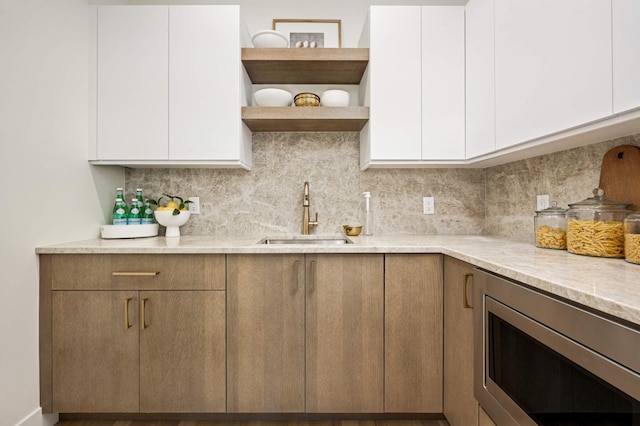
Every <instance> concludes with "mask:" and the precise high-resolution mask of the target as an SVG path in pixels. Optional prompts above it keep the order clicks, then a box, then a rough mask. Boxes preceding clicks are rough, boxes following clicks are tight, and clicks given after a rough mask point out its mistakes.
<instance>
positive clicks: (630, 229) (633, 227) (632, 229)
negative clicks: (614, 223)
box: [624, 213, 640, 264]
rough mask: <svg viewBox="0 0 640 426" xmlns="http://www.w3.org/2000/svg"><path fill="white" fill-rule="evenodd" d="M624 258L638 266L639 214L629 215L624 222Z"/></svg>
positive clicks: (639, 242) (639, 253)
mask: <svg viewBox="0 0 640 426" xmlns="http://www.w3.org/2000/svg"><path fill="white" fill-rule="evenodd" d="M624 258H625V260H626V261H627V262H631V263H638V264H640V213H631V214H629V215H628V216H627V217H626V218H625V220H624Z"/></svg>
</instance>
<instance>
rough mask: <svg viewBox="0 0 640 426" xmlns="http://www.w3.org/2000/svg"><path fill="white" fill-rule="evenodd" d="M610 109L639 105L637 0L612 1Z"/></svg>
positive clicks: (639, 11)
mask: <svg viewBox="0 0 640 426" xmlns="http://www.w3.org/2000/svg"><path fill="white" fill-rule="evenodd" d="M612 7H613V12H612V13H613V19H612V22H613V112H614V114H615V113H619V112H622V111H626V110H629V109H632V108H637V107H640V1H638V0H613V1H612Z"/></svg>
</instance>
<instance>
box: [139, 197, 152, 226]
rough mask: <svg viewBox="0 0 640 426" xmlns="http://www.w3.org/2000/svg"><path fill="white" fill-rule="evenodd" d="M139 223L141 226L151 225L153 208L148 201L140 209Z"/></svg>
mask: <svg viewBox="0 0 640 426" xmlns="http://www.w3.org/2000/svg"><path fill="white" fill-rule="evenodd" d="M141 222H142V224H143V225H150V224H152V223H153V207H151V203H150V202H149V201H145V202H144V206H143V207H142V219H141Z"/></svg>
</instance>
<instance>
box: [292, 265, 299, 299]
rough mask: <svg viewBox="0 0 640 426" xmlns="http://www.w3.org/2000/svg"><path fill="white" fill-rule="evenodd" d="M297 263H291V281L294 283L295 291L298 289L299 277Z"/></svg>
mask: <svg viewBox="0 0 640 426" xmlns="http://www.w3.org/2000/svg"><path fill="white" fill-rule="evenodd" d="M298 264H299V262H298V261H297V260H296V261H295V262H293V279H294V281H295V283H296V290H295V291H298V289H299V288H300V283H299V281H300V275H299V266H298Z"/></svg>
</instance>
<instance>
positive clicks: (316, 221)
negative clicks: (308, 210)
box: [309, 212, 319, 228]
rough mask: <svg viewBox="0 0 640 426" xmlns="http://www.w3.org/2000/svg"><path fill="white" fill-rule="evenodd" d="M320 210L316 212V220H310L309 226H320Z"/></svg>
mask: <svg viewBox="0 0 640 426" xmlns="http://www.w3.org/2000/svg"><path fill="white" fill-rule="evenodd" d="M318 223H319V222H318V212H316V220H310V221H309V228H312V227H313V228H315V227H316V226H318Z"/></svg>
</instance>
